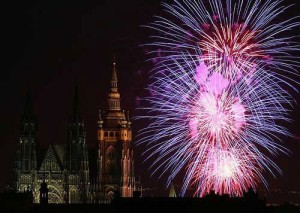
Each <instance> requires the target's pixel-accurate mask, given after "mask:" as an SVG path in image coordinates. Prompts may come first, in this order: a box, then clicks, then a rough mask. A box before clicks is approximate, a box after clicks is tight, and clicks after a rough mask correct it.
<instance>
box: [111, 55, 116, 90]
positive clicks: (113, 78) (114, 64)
mask: <svg viewBox="0 0 300 213" xmlns="http://www.w3.org/2000/svg"><path fill="white" fill-rule="evenodd" d="M110 85H111V91H112V92H118V76H117V63H116V57H114V59H113V69H112V75H111V81H110Z"/></svg>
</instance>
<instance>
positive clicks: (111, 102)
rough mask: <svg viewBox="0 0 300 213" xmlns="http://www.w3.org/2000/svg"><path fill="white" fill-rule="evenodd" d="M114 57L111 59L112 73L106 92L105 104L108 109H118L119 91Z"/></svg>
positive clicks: (119, 107)
mask: <svg viewBox="0 0 300 213" xmlns="http://www.w3.org/2000/svg"><path fill="white" fill-rule="evenodd" d="M116 66H117V65H116V59H115V58H114V61H113V68H112V75H111V81H110V92H109V93H108V99H107V105H108V110H109V111H119V110H121V106H120V93H119V92H118V76H117V68H116Z"/></svg>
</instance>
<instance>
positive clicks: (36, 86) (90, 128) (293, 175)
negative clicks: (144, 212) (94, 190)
mask: <svg viewBox="0 0 300 213" xmlns="http://www.w3.org/2000/svg"><path fill="white" fill-rule="evenodd" d="M286 3H289V4H290V3H295V4H296V6H295V7H294V9H291V10H289V11H288V13H287V16H288V17H290V16H296V15H299V12H298V11H300V10H299V9H300V2H298V1H297V0H293V1H286ZM7 4H8V5H5V6H2V11H1V13H2V15H3V18H2V20H1V21H2V24H1V34H2V36H4V38H2V39H1V52H2V57H1V58H2V60H1V61H2V62H1V77H0V97H1V104H0V187H1V186H3V185H5V184H7V183H10V182H11V181H12V176H13V160H14V157H15V151H16V145H17V143H18V136H19V126H20V118H21V115H22V112H23V105H24V99H25V95H26V93H27V90H28V89H29V88H31V91H32V95H33V100H34V103H33V105H34V113H35V115H36V117H37V122H38V129H39V142H40V144H41V146H42V147H44V148H45V147H47V146H48V145H49V144H51V143H53V144H63V143H66V142H67V130H68V119H69V116H70V114H71V111H72V97H73V92H74V87H75V82H76V81H77V82H78V86H79V94H80V109H81V114H82V116H83V117H84V118H85V121H86V126H87V143H88V145H89V147H96V142H97V141H96V130H97V129H96V127H97V126H96V121H97V119H98V110H99V109H100V108H101V107H103V106H105V101H106V93H107V91H108V87H109V80H110V75H111V67H112V58H113V56H116V58H117V67H118V77H119V81H120V93H121V97H122V106H123V108H124V109H125V110H127V109H128V110H130V111H131V113H132V114H133V115H136V114H137V113H138V111H137V110H135V108H136V107H137V105H138V101H137V100H138V99H139V98H142V97H144V96H145V95H146V94H147V93H146V91H145V89H144V88H145V86H146V84H147V81H148V80H147V76H148V71H149V70H150V69H151V68H152V67H151V65H150V64H149V63H148V62H145V60H146V58H147V56H146V55H145V50H144V49H143V48H141V47H140V45H141V44H143V43H145V42H146V41H147V38H148V36H149V32H147V31H146V30H145V29H144V28H142V27H140V26H141V25H143V24H147V23H149V22H150V21H151V20H153V16H154V15H157V14H159V13H161V6H160V3H159V1H156V2H155V3H154V1H146V0H144V1H143V0H139V1H137V0H130V1H117V0H106V1H53V0H40V1H19V2H17V1H9V2H7ZM299 32H300V29H297V32H293V34H294V35H297V36H299ZM297 81H298V82H300V81H299V78H298V79H297ZM298 88H299V86H298ZM294 97H295V99H296V101H297V102H298V105H295V107H294V109H293V111H292V113H291V115H292V118H293V120H294V122H293V123H292V124H291V125H290V126H288V127H289V128H290V130H291V132H292V133H293V134H294V135H295V137H294V138H289V139H286V143H287V147H288V148H289V149H290V150H291V151H292V153H291V154H290V156H282V157H280V158H278V159H276V162H277V163H278V165H279V166H280V167H281V168H282V170H283V176H280V175H277V179H274V178H270V179H268V181H269V182H270V188H271V189H277V188H281V189H284V190H297V191H300V107H299V106H300V95H299V94H295V95H294ZM140 126H141V125H140V124H139V125H135V124H134V123H133V128H134V131H135V132H136V131H137V130H138V128H139V127H140ZM142 151H143V148H142V147H138V148H136V154H135V157H136V158H138V159H141V152H142ZM136 164H137V165H136V167H137V173H139V174H140V175H141V177H142V181H143V183H144V185H145V187H160V186H162V184H163V181H158V180H157V178H156V177H155V176H154V177H153V178H150V177H149V176H150V173H149V172H148V168H147V167H148V165H147V164H142V160H136Z"/></svg>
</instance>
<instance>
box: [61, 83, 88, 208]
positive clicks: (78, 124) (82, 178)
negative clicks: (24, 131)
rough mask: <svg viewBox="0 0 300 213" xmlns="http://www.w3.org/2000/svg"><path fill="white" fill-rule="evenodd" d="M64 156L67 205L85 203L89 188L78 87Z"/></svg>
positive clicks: (84, 135)
mask: <svg viewBox="0 0 300 213" xmlns="http://www.w3.org/2000/svg"><path fill="white" fill-rule="evenodd" d="M66 147H67V149H66V156H65V174H66V187H65V188H66V189H65V191H66V195H67V197H66V198H65V199H66V202H67V203H85V202H87V196H88V195H87V193H88V188H89V161H88V150H87V144H86V131H85V126H84V121H83V119H82V118H81V115H80V112H79V95H78V87H77V85H76V87H75V94H74V98H73V113H72V115H71V118H70V123H69V134H68V144H67V146H66Z"/></svg>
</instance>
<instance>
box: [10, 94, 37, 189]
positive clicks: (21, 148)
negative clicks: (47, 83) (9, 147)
mask: <svg viewBox="0 0 300 213" xmlns="http://www.w3.org/2000/svg"><path fill="white" fill-rule="evenodd" d="M32 108H33V107H32V97H31V93H30V91H28V94H27V97H26V100H25V107H24V113H23V116H22V120H21V129H20V138H19V142H18V146H17V156H16V161H15V175H16V177H15V178H16V183H15V186H16V189H17V191H18V192H23V191H26V190H33V191H35V190H36V189H35V184H34V183H35V179H36V172H37V124H36V120H35V117H34V115H33V109H32Z"/></svg>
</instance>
